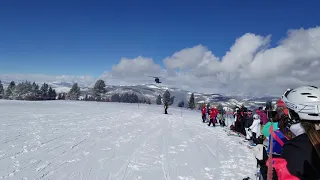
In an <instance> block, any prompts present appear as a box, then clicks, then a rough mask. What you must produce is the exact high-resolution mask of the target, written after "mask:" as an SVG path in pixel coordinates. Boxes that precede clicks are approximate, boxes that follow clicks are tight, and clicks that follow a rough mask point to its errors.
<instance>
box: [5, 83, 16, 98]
mask: <svg viewBox="0 0 320 180" xmlns="http://www.w3.org/2000/svg"><path fill="white" fill-rule="evenodd" d="M15 88H16V84H15V82H14V81H11V82H10V84H9V86H8V87H7V90H6V93H5V99H13V92H14V89H15Z"/></svg>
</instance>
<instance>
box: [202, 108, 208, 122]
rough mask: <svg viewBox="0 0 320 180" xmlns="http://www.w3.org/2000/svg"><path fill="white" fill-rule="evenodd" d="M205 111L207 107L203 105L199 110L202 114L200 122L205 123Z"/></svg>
mask: <svg viewBox="0 0 320 180" xmlns="http://www.w3.org/2000/svg"><path fill="white" fill-rule="evenodd" d="M206 113H207V109H206V107H203V108H202V110H201V114H202V122H203V123H205V122H206V119H207V117H206Z"/></svg>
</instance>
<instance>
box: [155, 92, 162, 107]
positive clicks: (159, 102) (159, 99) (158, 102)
mask: <svg viewBox="0 0 320 180" xmlns="http://www.w3.org/2000/svg"><path fill="white" fill-rule="evenodd" d="M161 99H162V98H161V96H160V94H159V96H158V98H157V100H156V103H157V105H161V104H162V101H161Z"/></svg>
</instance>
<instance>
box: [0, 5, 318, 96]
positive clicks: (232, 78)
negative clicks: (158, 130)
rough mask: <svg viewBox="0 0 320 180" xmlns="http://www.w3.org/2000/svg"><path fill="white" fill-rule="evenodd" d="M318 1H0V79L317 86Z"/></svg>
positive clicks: (239, 87) (262, 89) (274, 89)
mask: <svg viewBox="0 0 320 180" xmlns="http://www.w3.org/2000/svg"><path fill="white" fill-rule="evenodd" d="M319 5H320V2H317V1H316V0H315V1H309V0H305V1H296V0H293V1H292V0H291V1H288V0H283V1H274V0H270V1H268V2H263V1H253V0H247V1H238V0H221V1H215V0H197V1H176V0H162V1H147V0H141V1H139V0H135V1H132V0H127V1H124V0H117V1H95V0H92V1H82V0H79V1H61V0H56V1H40V0H29V1H23V0H20V1H19V0H11V1H1V2H0V80H1V79H2V80H9V79H12V80H30V81H72V82H80V81H81V82H86V83H88V84H90V83H94V81H95V80H97V79H100V78H101V79H104V80H105V81H106V83H107V84H113V85H118V84H121V85H129V84H145V83H152V82H153V80H152V79H150V78H149V77H148V76H161V77H162V81H163V83H164V84H167V85H170V86H175V87H178V88H183V89H186V90H191V91H198V92H210V93H212V92H219V93H231V94H232V93H235V94H238V93H243V92H250V93H258V94H259V93H260V94H265V93H275V94H278V93H282V91H284V90H285V89H287V88H289V87H294V86H298V85H304V84H312V85H316V86H320V80H318V79H319V78H317V77H319V75H320V71H319V70H317V69H319V67H320V65H319V63H320V62H319V61H320V27H318V26H319V25H320V13H319V12H318V9H317V7H319Z"/></svg>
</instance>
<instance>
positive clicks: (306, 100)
mask: <svg viewBox="0 0 320 180" xmlns="http://www.w3.org/2000/svg"><path fill="white" fill-rule="evenodd" d="M281 98H282V100H283V102H284V103H285V104H286V106H287V107H288V109H289V118H290V119H292V120H293V119H294V120H296V121H300V120H301V119H303V120H312V121H320V89H319V88H318V87H315V86H300V87H298V88H296V89H288V90H287V91H286V92H285V93H284V94H283V95H282V97H281Z"/></svg>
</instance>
